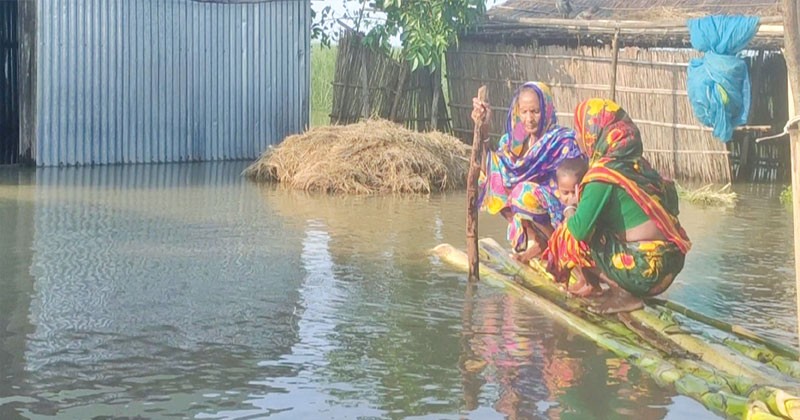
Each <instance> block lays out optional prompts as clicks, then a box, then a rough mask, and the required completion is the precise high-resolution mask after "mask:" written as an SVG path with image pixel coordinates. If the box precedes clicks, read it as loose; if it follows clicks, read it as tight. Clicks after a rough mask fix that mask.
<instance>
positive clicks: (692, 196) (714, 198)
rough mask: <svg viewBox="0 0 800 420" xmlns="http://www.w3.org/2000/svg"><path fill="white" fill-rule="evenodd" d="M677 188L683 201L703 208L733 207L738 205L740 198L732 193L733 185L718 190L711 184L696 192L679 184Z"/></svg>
mask: <svg viewBox="0 0 800 420" xmlns="http://www.w3.org/2000/svg"><path fill="white" fill-rule="evenodd" d="M675 186H676V187H677V189H678V195H679V196H680V197H681V198H682V199H684V200H686V201H688V202H690V203H692V204H697V205H701V206H718V207H731V206H734V205H736V200H737V198H738V196H737V195H736V193H735V192H733V191H731V184H727V185H725V186H723V187H722V188H720V189H716V188H715V187H714V186H713V185H711V184H709V185H706V186H704V187H700V188H698V189H695V190H692V189H686V188H684V187H682V186H681V185H678V184H676V185H675Z"/></svg>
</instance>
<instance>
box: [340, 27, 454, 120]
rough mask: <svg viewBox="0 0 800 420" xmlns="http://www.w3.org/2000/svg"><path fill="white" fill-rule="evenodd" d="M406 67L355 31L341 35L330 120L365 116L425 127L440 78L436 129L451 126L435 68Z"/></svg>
mask: <svg viewBox="0 0 800 420" xmlns="http://www.w3.org/2000/svg"><path fill="white" fill-rule="evenodd" d="M410 69H411V66H410V65H409V64H408V63H407V62H405V61H404V60H401V59H399V58H397V57H392V56H388V55H386V54H383V53H381V52H378V51H374V50H372V49H370V48H369V47H367V46H365V45H364V44H363V43H362V36H361V35H359V34H356V33H354V32H349V33H347V34H346V35H344V36H343V37H342V38H341V39H340V41H339V48H338V53H337V57H336V70H335V75H334V81H333V106H332V110H331V115H330V118H331V124H350V123H354V122H357V121H359V120H360V119H363V118H370V117H379V118H384V119H388V120H391V121H394V122H397V123H400V124H403V125H405V126H406V127H408V128H410V129H414V130H418V131H429V130H430V129H431V127H432V125H431V117H432V115H431V114H432V113H431V110H432V104H433V94H434V93H433V92H434V86H435V85H434V84H435V83H439V92H440V94H439V101H438V103H439V107H438V108H439V109H438V111H437V124H436V128H437V129H438V130H441V131H449V130H450V120H449V117H448V115H447V103H446V100H445V94H444V93H441V92H442V89H441V77H440V75H439V73H431V72H430V71H429V70H427V69H421V68H420V69H417V70H416V71H413V72H412V71H411V70H410ZM365 87H366V89H365Z"/></svg>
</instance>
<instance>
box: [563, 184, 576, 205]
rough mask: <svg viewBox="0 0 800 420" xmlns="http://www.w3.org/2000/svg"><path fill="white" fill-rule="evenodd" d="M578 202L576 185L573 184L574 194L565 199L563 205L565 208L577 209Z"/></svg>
mask: <svg viewBox="0 0 800 420" xmlns="http://www.w3.org/2000/svg"><path fill="white" fill-rule="evenodd" d="M578 201H579V200H578V184H575V193H574V194H572V195H570V196H569V197H567V199H566V200H565V201H564V205H565V206H567V207H569V206H572V207H577V206H578Z"/></svg>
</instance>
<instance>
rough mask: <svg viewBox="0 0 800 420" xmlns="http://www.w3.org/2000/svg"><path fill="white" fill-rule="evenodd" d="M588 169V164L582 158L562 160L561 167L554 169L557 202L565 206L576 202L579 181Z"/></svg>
mask: <svg viewBox="0 0 800 420" xmlns="http://www.w3.org/2000/svg"><path fill="white" fill-rule="evenodd" d="M588 169H589V164H588V163H587V162H586V160H584V159H582V158H572V159H564V161H563V162H561V165H558V168H557V169H556V182H557V183H558V191H557V194H556V196H557V197H558V201H560V202H561V204H564V205H565V206H566V205H568V204H567V203H569V202H570V201H573V202H574V201H577V200H576V199H577V197H575V194H577V190H578V188H577V187H578V185H580V183H581V179H583V176H584V175H586V171H587V170H588Z"/></svg>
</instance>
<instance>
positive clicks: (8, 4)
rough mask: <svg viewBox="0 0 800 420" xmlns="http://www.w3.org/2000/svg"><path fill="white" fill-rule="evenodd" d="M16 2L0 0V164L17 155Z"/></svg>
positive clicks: (9, 161) (15, 157)
mask: <svg viewBox="0 0 800 420" xmlns="http://www.w3.org/2000/svg"><path fill="white" fill-rule="evenodd" d="M18 47H19V42H18V40H17V2H12V1H4V2H0V165H2V164H5V163H16V162H17V159H18V158H19V102H18V98H19V85H18V83H17V63H18V57H19V56H18Z"/></svg>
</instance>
